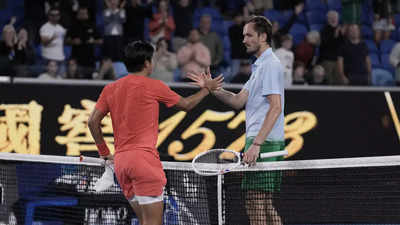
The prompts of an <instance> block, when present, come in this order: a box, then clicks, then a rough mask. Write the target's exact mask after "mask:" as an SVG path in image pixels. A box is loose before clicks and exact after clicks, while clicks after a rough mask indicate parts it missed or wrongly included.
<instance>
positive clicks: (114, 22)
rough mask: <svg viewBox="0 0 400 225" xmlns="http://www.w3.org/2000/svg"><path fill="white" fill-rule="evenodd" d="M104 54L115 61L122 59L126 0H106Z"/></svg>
mask: <svg viewBox="0 0 400 225" xmlns="http://www.w3.org/2000/svg"><path fill="white" fill-rule="evenodd" d="M105 3H106V6H107V8H106V9H105V10H104V44H103V55H104V56H106V57H108V58H111V60H112V61H113V62H114V61H121V59H122V49H123V45H124V39H123V35H124V29H123V23H125V20H126V14H125V9H124V7H125V0H123V1H122V2H120V0H105Z"/></svg>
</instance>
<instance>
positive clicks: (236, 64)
mask: <svg viewBox="0 0 400 225" xmlns="http://www.w3.org/2000/svg"><path fill="white" fill-rule="evenodd" d="M243 26H244V20H243V15H242V14H241V13H240V12H238V13H237V14H236V15H235V16H234V18H233V24H232V26H231V27H229V30H228V34H229V40H230V42H231V46H233V47H232V48H231V59H232V62H231V68H232V72H231V76H230V77H226V76H224V80H225V81H227V82H229V81H230V80H231V79H232V78H233V77H236V75H237V73H238V72H239V68H240V65H241V62H242V61H243V60H245V61H247V59H248V58H249V54H247V52H246V47H245V46H244V44H243Z"/></svg>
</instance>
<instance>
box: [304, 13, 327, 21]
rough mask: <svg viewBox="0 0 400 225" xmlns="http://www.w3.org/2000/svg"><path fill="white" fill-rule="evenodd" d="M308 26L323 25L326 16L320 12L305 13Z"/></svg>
mask: <svg viewBox="0 0 400 225" xmlns="http://www.w3.org/2000/svg"><path fill="white" fill-rule="evenodd" d="M306 17H307V22H308V24H325V23H326V14H325V13H324V12H320V11H310V12H307V13H306Z"/></svg>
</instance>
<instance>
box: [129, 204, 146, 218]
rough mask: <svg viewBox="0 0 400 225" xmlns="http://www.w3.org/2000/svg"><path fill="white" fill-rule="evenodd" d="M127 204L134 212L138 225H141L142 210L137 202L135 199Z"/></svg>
mask: <svg viewBox="0 0 400 225" xmlns="http://www.w3.org/2000/svg"><path fill="white" fill-rule="evenodd" d="M129 204H130V205H131V207H132V209H133V211H134V212H135V214H136V217H137V219H138V220H139V224H143V210H142V209H141V207H140V205H139V202H138V201H137V200H136V199H135V200H132V201H130V202H129Z"/></svg>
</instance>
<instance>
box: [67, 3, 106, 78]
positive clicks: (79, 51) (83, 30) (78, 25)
mask: <svg viewBox="0 0 400 225" xmlns="http://www.w3.org/2000/svg"><path fill="white" fill-rule="evenodd" d="M66 43H68V44H70V45H72V53H71V57H72V58H74V61H76V62H77V63H78V65H79V66H80V67H83V68H84V69H85V70H87V71H88V72H86V73H85V74H89V76H87V77H86V79H91V74H92V73H93V71H94V67H95V63H96V61H95V52H94V51H95V45H100V44H102V43H103V39H102V38H101V37H100V34H99V32H98V31H97V28H96V25H95V24H93V23H92V22H90V20H89V11H88V9H87V8H84V7H82V8H80V9H79V10H78V14H77V15H76V22H75V23H74V26H73V27H72V29H71V30H69V31H68V33H67V38H66Z"/></svg>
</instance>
